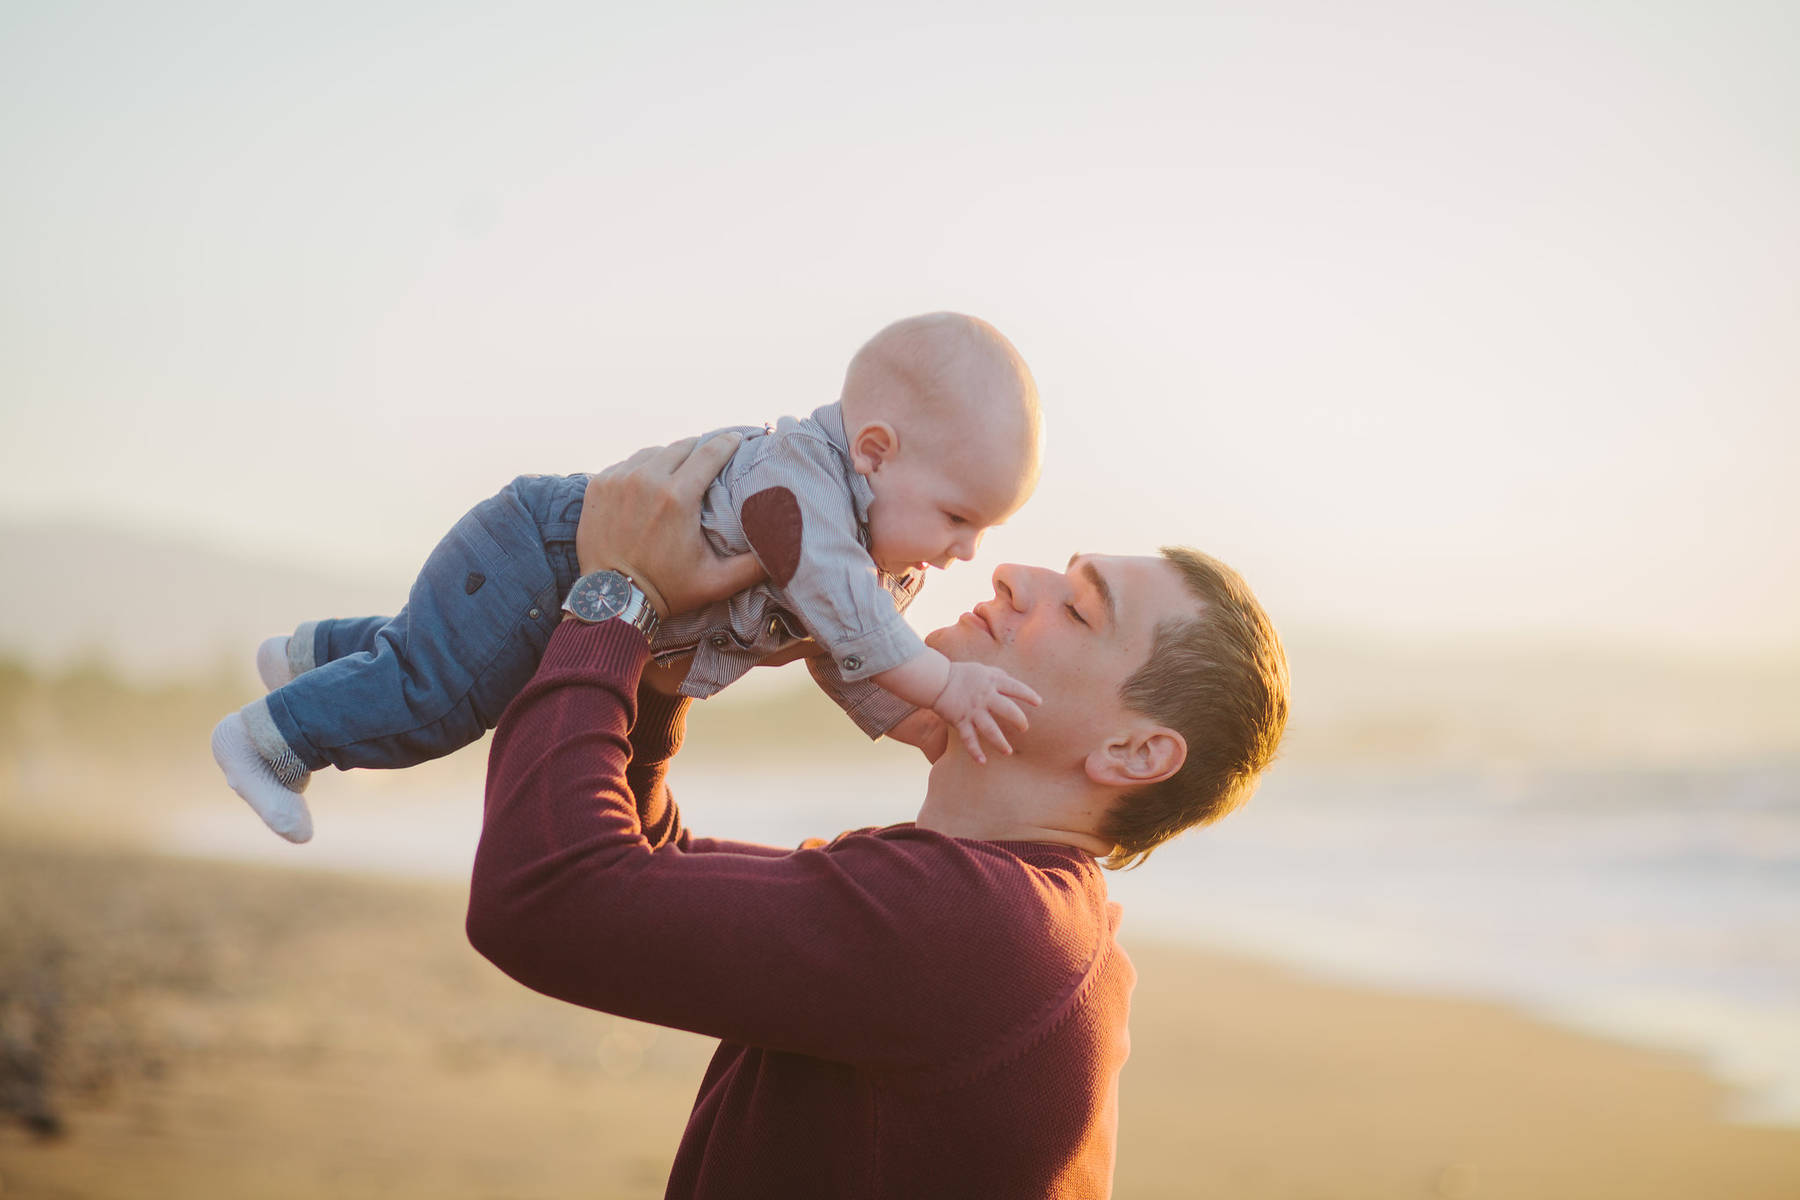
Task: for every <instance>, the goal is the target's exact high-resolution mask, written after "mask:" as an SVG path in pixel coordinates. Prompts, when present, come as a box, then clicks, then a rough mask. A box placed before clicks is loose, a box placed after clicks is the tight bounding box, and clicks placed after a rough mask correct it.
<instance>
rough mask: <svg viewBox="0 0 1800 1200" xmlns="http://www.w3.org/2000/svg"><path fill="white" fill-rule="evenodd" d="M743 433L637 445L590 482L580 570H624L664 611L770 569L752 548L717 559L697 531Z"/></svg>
mask: <svg viewBox="0 0 1800 1200" xmlns="http://www.w3.org/2000/svg"><path fill="white" fill-rule="evenodd" d="M742 441H743V438H742V437H741V436H740V435H738V434H735V433H725V434H720V435H719V436H718V437H715V438H710V439H708V440H707V441H706V443H705V444H703V445H700V444H697V443H698V442H699V439H698V438H683V439H682V440H681V441H679V442H675V443H672V444H671V445H668V446H652V447H649V448H648V449H644V450H639V451H638V452H637V453H636V454H634V455H632V456H631V457H630V458H628V459H626V460H625V461H624V462H621V463H614V464H613V465H612V466H610V467H608V468H606V470H604V471H602V472H600V473H599V474H598V475H596V476H594V477H593V478H592V479H590V480H589V481H588V486H587V496H586V498H585V499H584V500H583V502H582V507H581V523H580V525H578V526H577V527H576V530H575V557H576V559H577V561H578V562H579V563H580V565H581V573H582V574H583V575H586V574H587V573H588V572H590V571H608V570H610V571H622V572H624V573H625V574H626V575H629V576H630V577H631V579H632V581H633V582H634V583H636V584H637V585H638V586H639V587H640V588H642V589H643V590H644V596H645V597H646V598H647V599H648V600H649V601H650V604H651V606H652V607H653V608H655V609H656V614H657V616H659V617H663V618H667V617H668V616H669V614H670V613H680V612H688V611H690V610H692V609H696V608H699V607H701V606H702V605H706V604H710V603H712V602H713V601H714V600H723V599H724V598H725V597H727V596H729V595H731V594H732V593H734V592H741V591H743V590H744V589H745V588H747V587H749V586H751V585H752V584H754V583H756V582H757V581H759V580H761V579H762V578H764V576H765V574H766V573H765V572H764V571H763V568H762V564H761V563H759V562H757V561H756V556H755V555H754V554H738V555H733V556H732V557H730V558H720V557H719V556H718V554H716V553H714V551H713V548H712V546H711V545H709V544H708V543H707V541H706V538H705V536H704V535H703V534H702V533H701V532H700V498H701V497H702V496H704V495H705V494H706V487H707V485H708V484H710V483H711V482H712V481H713V477H714V476H715V475H717V474H718V473H719V471H720V469H722V468H723V467H724V466H725V464H726V462H728V461H729V460H730V458H731V456H732V454H733V453H734V452H735V451H736V450H737V448H738V444H739V443H740V442H742Z"/></svg>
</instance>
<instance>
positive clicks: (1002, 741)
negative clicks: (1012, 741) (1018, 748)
mask: <svg viewBox="0 0 1800 1200" xmlns="http://www.w3.org/2000/svg"><path fill="white" fill-rule="evenodd" d="M971 720H973V721H974V723H975V728H976V729H978V730H980V731H981V736H982V740H984V741H988V742H992V743H993V744H994V745H996V746H998V747H1000V753H1002V754H1011V753H1012V747H1011V746H1010V745H1008V744H1007V741H1006V735H1005V734H1004V733H1001V732H1000V726H999V725H998V724H997V723H996V722H995V721H994V717H993V714H991V713H989V712H988V711H987V710H986V709H983V710H981V711H980V712H977V713H976V714H975V715H974V717H972V718H971Z"/></svg>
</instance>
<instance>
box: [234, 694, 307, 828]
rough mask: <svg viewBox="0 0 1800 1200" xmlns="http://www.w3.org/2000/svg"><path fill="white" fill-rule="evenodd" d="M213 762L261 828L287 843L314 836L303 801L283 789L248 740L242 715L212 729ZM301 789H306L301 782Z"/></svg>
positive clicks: (247, 728) (292, 791) (303, 799)
mask: <svg viewBox="0 0 1800 1200" xmlns="http://www.w3.org/2000/svg"><path fill="white" fill-rule="evenodd" d="M212 752H213V761H214V762H216V763H218V764H219V769H220V770H222V771H224V772H225V782H226V783H228V784H230V785H231V790H232V791H234V792H236V793H237V794H238V795H240V796H242V797H243V798H244V799H245V800H247V801H248V802H249V804H250V807H251V808H253V809H255V810H256V815H257V816H259V817H261V818H262V819H263V824H265V825H267V826H268V827H269V828H270V829H273V830H274V831H275V832H276V833H279V834H280V835H281V836H282V837H284V838H286V839H287V840H288V841H290V842H304V841H308V840H309V839H311V837H312V835H313V828H312V813H311V812H310V811H308V810H307V807H306V797H304V796H302V795H301V794H300V793H299V792H298V791H296V790H294V789H293V788H289V787H285V786H283V785H282V782H281V780H280V779H278V778H276V776H275V769H274V768H273V767H271V766H270V765H269V764H268V763H267V762H266V761H265V760H264V759H263V756H262V755H260V754H258V753H257V752H256V745H255V743H253V742H252V741H251V740H250V727H249V726H248V725H247V724H245V722H244V714H243V713H241V712H234V713H232V714H231V715H230V716H228V717H226V718H225V719H224V720H223V721H220V722H219V723H218V724H217V725H215V726H213V734H212ZM300 786H301V787H305V786H306V780H305V778H302V780H301V783H300Z"/></svg>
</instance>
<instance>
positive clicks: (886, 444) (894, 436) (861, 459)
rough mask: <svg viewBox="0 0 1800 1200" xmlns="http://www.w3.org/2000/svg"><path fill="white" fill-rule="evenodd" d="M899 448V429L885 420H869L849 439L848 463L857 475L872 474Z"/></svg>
mask: <svg viewBox="0 0 1800 1200" xmlns="http://www.w3.org/2000/svg"><path fill="white" fill-rule="evenodd" d="M899 450H900V433H899V431H898V430H896V429H895V428H894V427H893V426H892V425H889V424H888V423H887V422H886V421H870V422H869V423H868V424H867V425H864V426H863V427H862V428H861V429H858V430H857V431H856V433H855V435H854V436H852V437H851V439H850V465H851V466H853V467H855V468H856V473H857V474H858V475H873V474H874V473H875V472H877V471H879V470H880V469H881V464H882V463H884V462H886V461H887V460H889V459H890V458H892V457H894V455H895V454H896V453H898V452H899Z"/></svg>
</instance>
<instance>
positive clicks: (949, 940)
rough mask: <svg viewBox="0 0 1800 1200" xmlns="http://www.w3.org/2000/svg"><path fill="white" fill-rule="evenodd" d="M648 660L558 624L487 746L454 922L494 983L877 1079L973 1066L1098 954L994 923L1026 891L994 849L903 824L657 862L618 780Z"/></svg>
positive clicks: (627, 637)
mask: <svg viewBox="0 0 1800 1200" xmlns="http://www.w3.org/2000/svg"><path fill="white" fill-rule="evenodd" d="M648 656H649V649H648V647H647V645H646V644H645V642H644V639H643V636H642V635H641V634H639V633H638V632H637V631H636V630H634V629H631V628H630V627H628V626H626V625H624V624H623V623H622V622H607V623H605V624H601V625H592V626H589V625H581V624H577V623H565V624H564V625H563V626H561V627H559V628H558V629H557V631H556V633H555V634H554V635H553V636H552V638H551V640H550V646H549V648H548V650H547V651H546V653H545V656H544V660H543V663H542V665H541V666H540V667H539V669H538V672H537V674H536V675H535V676H534V677H533V679H532V681H531V683H530V684H528V685H527V686H526V688H525V690H524V691H523V692H521V693H520V695H519V696H518V697H517V698H516V699H515V700H514V701H513V703H512V704H511V705H510V706H509V707H508V708H507V711H506V714H505V715H504V716H503V717H502V719H501V722H500V726H499V728H498V729H497V730H496V731H495V734H494V742H493V746H492V749H491V751H490V754H489V772H488V789H487V802H486V809H485V814H484V818H483V824H482V833H481V841H480V844H479V846H478V848H477V851H476V857H475V868H474V872H473V877H472V880H471V884H470V892H469V912H468V921H467V928H468V935H469V940H470V942H471V943H472V944H473V945H474V946H475V948H476V949H477V950H479V951H480V952H481V953H482V954H483V955H485V956H486V957H487V958H488V959H490V960H491V961H492V962H493V963H494V964H495V965H496V966H498V967H499V968H500V969H501V970H503V971H505V972H506V973H507V974H508V975H511V976H512V977H513V978H515V979H517V980H518V981H519V982H520V983H523V984H525V985H526V986H527V987H531V988H533V989H535V990H537V991H540V992H543V993H544V994H546V995H550V996H554V997H557V998H558V999H562V1000H566V1001H569V1002H571V1003H574V1004H580V1005H583V1006H585V1007H588V1008H595V1009H599V1010H602V1011H605V1012H611V1013H617V1014H619V1015H621V1016H626V1017H632V1018H635V1019H637V1020H643V1021H651V1022H654V1023H656V1024H660V1025H668V1026H672V1027H674V1028H679V1029H687V1030H692V1031H694V1032H697V1033H703V1034H707V1035H709V1036H712V1037H720V1038H727V1039H731V1040H736V1041H742V1042H746V1043H749V1044H753V1045H759V1046H765V1047H768V1048H771V1049H777V1050H790V1051H794V1052H797V1053H804V1054H810V1055H814V1056H816V1057H821V1058H827V1059H832V1060H834V1061H839V1062H850V1063H857V1064H861V1065H865V1066H870V1067H876V1068H901V1067H918V1066H923V1065H927V1064H934V1063H942V1062H945V1061H948V1060H951V1059H958V1058H963V1057H966V1056H973V1055H976V1054H979V1053H982V1052H984V1051H985V1050H986V1049H988V1048H990V1044H991V1043H993V1042H994V1041H995V1039H997V1038H1000V1037H1002V1036H1003V1035H1004V1034H1005V1033H1006V1032H1008V1031H1011V1030H1014V1029H1018V1028H1021V1027H1023V1026H1024V1025H1025V1024H1026V1023H1028V1022H1029V1021H1030V1020H1031V1019H1032V1017H1033V1014H1034V1013H1036V1012H1037V1011H1038V1010H1039V1009H1041V1008H1042V1006H1043V1004H1044V1003H1045V998H1046V997H1048V996H1054V995H1057V994H1059V993H1060V991H1062V990H1064V989H1066V988H1067V987H1068V986H1071V980H1074V979H1078V978H1080V976H1081V973H1082V970H1083V968H1084V965H1085V963H1086V961H1087V959H1086V956H1088V955H1091V954H1092V953H1093V952H1094V948H1093V947H1091V946H1086V945H1081V946H1070V945H1063V944H1060V943H1058V944H1054V945H1045V944H1041V943H1038V942H1036V941H1035V940H1034V939H1033V938H1032V937H1030V936H1028V935H1027V932H1026V931H1027V930H1028V929H1030V928H1031V926H1029V925H1025V926H1021V925H1020V924H1018V923H1016V922H1013V921H1008V920H1006V919H1003V918H1005V917H1007V916H1008V915H1016V914H1019V913H1021V912H1024V911H1026V909H1025V908H1024V907H1023V905H1024V904H1025V903H1026V902H1027V901H1028V900H1029V899H1030V898H1031V897H1032V896H1033V895H1034V894H1033V893H1032V892H1031V891H1030V885H1029V883H1026V882H1023V881H1022V879H1021V876H1020V868H1019V865H1018V863H1017V861H1016V860H1015V859H1013V858H1012V856H1011V855H1009V854H1007V853H1005V852H1004V851H1003V850H1001V849H1000V848H998V847H989V846H986V845H985V844H982V843H961V842H958V841H956V840H955V839H952V838H947V837H945V836H943V835H941V834H937V833H932V832H929V831H924V830H904V829H903V830H898V831H892V832H890V833H888V834H886V835H884V836H881V837H875V836H870V835H861V836H853V837H851V838H847V839H844V840H843V841H842V842H840V843H839V844H837V845H835V846H834V847H832V848H831V849H830V850H826V849H801V850H796V851H793V852H791V853H786V854H782V855H779V856H766V855H762V854H739V853H727V852H714V853H692V852H689V851H686V850H684V849H683V848H682V847H681V846H680V845H677V844H674V843H668V842H665V843H663V844H662V845H660V846H653V845H652V844H651V839H650V838H649V837H647V836H646V833H645V830H644V827H643V826H642V824H641V823H640V821H639V815H638V808H637V805H636V804H635V803H634V801H633V798H632V795H631V793H630V789H629V788H628V786H627V785H626V783H625V771H626V767H627V763H628V761H629V756H630V729H631V727H632V723H633V721H634V720H635V719H636V718H637V717H638V715H639V714H638V710H637V673H638V671H639V670H641V668H642V665H643V663H644V662H645V661H647V659H648ZM1009 891H1010V892H1011V893H1012V895H1014V896H1015V897H1018V898H1019V899H1020V905H1019V906H1013V905H1008V904H1004V903H1002V904H999V905H997V904H996V900H997V898H999V897H1001V896H1003V895H1005V894H1006V893H1008V892H1009Z"/></svg>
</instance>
